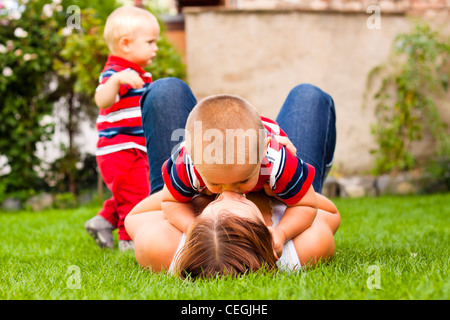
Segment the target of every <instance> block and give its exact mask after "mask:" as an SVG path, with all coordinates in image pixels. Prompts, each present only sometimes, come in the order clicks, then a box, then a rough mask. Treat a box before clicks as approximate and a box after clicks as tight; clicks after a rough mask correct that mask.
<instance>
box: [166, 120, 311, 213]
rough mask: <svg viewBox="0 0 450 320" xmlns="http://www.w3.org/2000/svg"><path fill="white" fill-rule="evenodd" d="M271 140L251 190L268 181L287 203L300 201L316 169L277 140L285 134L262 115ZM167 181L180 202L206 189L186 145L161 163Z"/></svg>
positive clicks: (259, 187) (186, 200)
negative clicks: (255, 182)
mask: <svg viewBox="0 0 450 320" xmlns="http://www.w3.org/2000/svg"><path fill="white" fill-rule="evenodd" d="M261 120H262V121H263V124H264V127H265V129H266V134H267V136H271V137H272V139H271V142H270V145H269V148H268V150H267V153H266V155H265V157H264V158H263V160H262V163H261V169H260V172H259V179H258V182H257V184H256V186H255V187H254V188H253V190H251V191H250V192H252V191H259V190H261V189H263V188H264V184H265V183H269V186H270V187H271V188H272V190H273V192H274V193H275V194H276V195H277V196H278V197H280V198H281V199H282V200H283V201H284V202H285V203H286V204H287V205H293V204H296V203H297V202H299V201H300V200H301V199H302V198H303V196H304V195H305V194H306V192H307V191H308V189H309V188H310V187H311V184H312V181H313V179H314V173H315V169H314V167H313V166H311V165H309V164H307V163H306V162H304V161H303V160H301V159H299V158H297V157H296V156H294V155H293V154H291V153H290V152H289V151H287V150H286V148H285V147H284V146H283V145H281V144H279V143H278V142H277V141H276V136H277V135H280V136H286V134H285V133H284V131H283V130H281V128H280V127H279V126H278V124H277V123H276V122H275V121H273V120H270V119H267V118H264V117H261ZM162 176H163V179H164V183H165V184H166V186H167V188H168V189H169V191H170V193H171V194H172V196H173V197H174V198H175V199H176V200H178V201H180V202H188V201H190V200H191V199H192V198H193V197H194V196H195V195H196V194H198V193H200V192H201V191H202V190H203V189H205V188H206V186H205V183H204V182H203V180H202V177H201V176H200V174H199V173H198V171H197V170H196V169H195V167H194V164H193V162H192V159H191V157H190V156H189V154H188V153H187V152H186V149H185V147H184V146H182V147H180V148H179V149H178V150H177V151H176V152H175V153H174V154H173V155H172V156H171V157H170V158H169V159H168V160H167V161H166V162H165V163H164V164H163V166H162Z"/></svg>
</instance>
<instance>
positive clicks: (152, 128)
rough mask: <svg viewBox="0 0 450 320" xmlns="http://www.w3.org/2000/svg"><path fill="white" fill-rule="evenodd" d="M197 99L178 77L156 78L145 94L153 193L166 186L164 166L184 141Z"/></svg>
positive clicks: (144, 117)
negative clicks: (187, 124) (185, 131)
mask: <svg viewBox="0 0 450 320" xmlns="http://www.w3.org/2000/svg"><path fill="white" fill-rule="evenodd" d="M196 103H197V100H196V98H195V96H194V94H193V93H192V91H191V89H190V88H189V86H188V85H187V84H186V83H185V82H183V81H182V80H180V79H177V78H163V79H159V80H156V81H155V82H153V83H152V84H151V85H150V86H149V87H148V88H147V90H146V91H145V93H144V94H143V95H142V98H141V112H142V125H143V127H144V135H145V139H146V145H147V156H148V161H149V166H150V187H151V191H150V194H152V193H154V192H157V191H159V190H161V189H162V188H163V186H164V181H163V179H162V174H161V167H162V165H163V164H164V162H165V161H166V160H167V159H168V158H169V157H170V156H171V154H172V151H173V150H174V148H175V147H176V146H177V145H178V144H179V143H180V142H182V141H183V138H184V128H185V126H186V120H187V118H188V115H189V113H190V112H191V110H192V109H193V108H194V106H195V105H196Z"/></svg>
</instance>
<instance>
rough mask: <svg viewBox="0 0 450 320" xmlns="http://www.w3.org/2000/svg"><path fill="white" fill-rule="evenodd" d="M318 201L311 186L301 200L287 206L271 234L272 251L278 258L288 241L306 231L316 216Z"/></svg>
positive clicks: (271, 229)
mask: <svg viewBox="0 0 450 320" xmlns="http://www.w3.org/2000/svg"><path fill="white" fill-rule="evenodd" d="M317 205H318V200H317V197H316V193H315V192H314V188H313V187H312V186H311V187H310V188H309V189H308V191H307V192H306V194H305V195H304V196H303V198H302V199H301V200H300V201H299V202H298V203H296V204H295V205H292V206H287V208H286V210H285V212H284V215H283V217H282V218H281V220H280V222H279V223H278V225H277V226H276V227H275V228H269V230H270V231H271V232H272V237H273V242H274V250H275V252H276V253H277V255H278V257H280V256H281V254H282V252H283V245H284V243H286V242H287V241H288V240H290V239H292V238H294V237H295V236H297V235H299V234H300V233H302V232H303V231H305V230H306V229H308V228H309V227H310V226H311V225H312V223H313V221H314V219H315V218H316V214H317Z"/></svg>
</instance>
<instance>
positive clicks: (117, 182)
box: [85, 6, 160, 251]
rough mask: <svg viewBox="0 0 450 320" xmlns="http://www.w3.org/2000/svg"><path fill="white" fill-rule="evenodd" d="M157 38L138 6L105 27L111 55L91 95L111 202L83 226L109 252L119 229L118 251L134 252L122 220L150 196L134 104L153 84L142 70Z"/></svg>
mask: <svg viewBox="0 0 450 320" xmlns="http://www.w3.org/2000/svg"><path fill="white" fill-rule="evenodd" d="M159 33H160V27H159V24H158V21H157V19H156V18H155V17H154V16H153V15H152V14H151V13H150V12H148V11H147V10H144V9H141V8H138V7H131V6H123V7H120V8H118V9H116V10H115V11H114V12H112V13H111V15H110V16H109V17H108V19H107V21H106V24H105V30H104V37H105V40H106V43H107V45H108V48H109V50H110V55H109V56H108V60H107V62H106V65H105V67H104V69H103V71H102V73H101V75H100V79H99V86H98V87H97V89H96V93H95V103H96V104H97V106H98V107H99V116H98V118H97V130H98V133H99V140H98V143H97V151H96V156H97V164H98V167H99V169H100V173H101V175H102V178H103V181H104V182H105V184H106V186H107V187H108V189H109V190H111V192H112V197H111V198H110V199H108V200H106V201H105V202H104V203H103V207H102V209H101V210H100V211H99V212H98V214H97V215H96V216H95V217H94V218H92V219H90V220H88V221H87V222H86V224H85V229H86V230H87V231H88V233H89V234H90V235H91V236H92V237H93V238H94V239H95V241H96V242H97V244H98V245H99V246H100V247H106V248H112V247H113V246H114V240H113V234H112V232H113V230H114V229H118V238H119V249H120V250H122V251H125V250H129V249H134V246H133V242H132V241H131V238H130V237H129V235H128V234H127V232H126V230H125V227H124V220H125V217H126V216H127V214H128V213H129V212H130V210H131V209H132V208H133V207H134V206H135V205H136V204H137V203H139V202H140V201H141V200H142V199H144V198H145V197H146V196H148V194H149V192H150V182H149V165H148V158H147V155H146V152H147V149H146V144H145V137H144V132H143V128H142V120H141V109H140V105H139V101H140V98H141V96H142V94H143V92H144V91H145V89H146V87H147V86H148V85H150V83H151V82H152V76H151V74H150V73H148V72H146V71H145V70H144V69H143V68H144V67H145V66H148V65H150V64H151V63H152V61H153V59H154V58H155V56H156V52H157V50H158V47H157V44H156V42H157V40H158V37H159Z"/></svg>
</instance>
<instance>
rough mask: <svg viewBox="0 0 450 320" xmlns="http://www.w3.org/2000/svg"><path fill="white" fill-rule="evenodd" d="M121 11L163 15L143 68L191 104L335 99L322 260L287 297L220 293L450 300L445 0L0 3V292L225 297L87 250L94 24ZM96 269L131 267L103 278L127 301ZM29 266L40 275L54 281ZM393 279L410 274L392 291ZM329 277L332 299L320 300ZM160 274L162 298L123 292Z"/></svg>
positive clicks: (268, 108) (93, 188)
mask: <svg viewBox="0 0 450 320" xmlns="http://www.w3.org/2000/svg"><path fill="white" fill-rule="evenodd" d="M123 3H126V4H131V5H143V6H146V7H148V8H150V10H151V11H152V12H154V13H155V14H156V15H157V16H158V18H159V19H160V24H161V26H162V28H163V32H162V37H161V39H160V41H159V44H158V46H159V51H158V57H157V60H156V61H155V62H154V63H153V64H152V65H151V66H150V67H149V68H148V70H149V71H150V72H151V73H152V75H153V78H154V79H158V78H162V77H167V76H174V77H178V78H182V79H184V80H185V81H187V82H188V83H189V84H190V85H191V87H192V88H193V91H194V93H195V94H196V95H197V96H198V97H199V98H202V97H204V96H206V95H209V94H215V93H224V92H227V93H232V94H239V95H241V96H243V97H245V98H246V99H248V100H249V101H251V102H252V103H253V104H255V105H256V106H257V108H258V109H259V111H260V112H261V113H262V114H264V115H266V116H269V117H274V116H275V115H276V113H277V111H278V110H279V107H281V102H282V100H283V99H284V97H285V95H286V94H287V92H288V90H290V88H291V87H292V86H294V85H296V84H298V83H301V82H312V83H314V84H316V85H318V86H319V87H321V88H323V89H324V90H325V91H327V92H328V93H330V94H331V95H332V96H333V98H334V99H335V103H336V109H337V130H338V141H337V149H336V155H335V166H334V168H333V170H332V172H331V173H330V176H329V178H328V180H327V183H326V185H325V187H324V193H325V194H326V195H328V196H330V197H331V198H333V200H334V201H336V203H337V204H338V208H339V209H340V211H341V214H342V219H343V220H342V221H343V222H342V227H341V229H340V230H339V231H338V233H337V238H336V241H337V245H336V247H337V256H336V257H337V259H335V260H336V262H333V264H332V265H331V267H330V266H328V268H327V267H325V268H324V269H321V270H322V271H320V269H319V271H314V272H312V273H310V274H311V275H307V274H301V275H297V276H296V277H297V278H295V279H296V280H295V281H297V282H296V283H297V284H298V285H300V284H301V286H302V288H303V289H301V292H300V291H298V290H300V289H299V287H298V286H296V287H295V289H294V288H293V287H292V284H287V282H288V280H287V279H284V280H282V281H280V282H277V284H275V285H274V287H273V288H272V289H270V290H268V291H267V292H266V294H262V295H256V296H255V295H254V294H253V293H251V292H249V291H248V290H243V289H242V288H243V287H242V286H238V287H239V288H241V289H242V290H241V291H240V292H238V291H236V290H232V291H231V292H233V294H234V297H237V298H241V299H242V298H244V299H245V298H261V299H293V298H295V299H296V298H320V299H323V298H325V299H326V298H331V299H332V298H346V299H351V298H356V299H370V298H394V299H395V298H403V299H414V298H418V299H430V298H432V299H436V298H437V299H448V298H449V281H448V262H449V261H448V259H449V258H448V257H449V255H448V252H449V246H448V243H449V241H448V235H449V233H448V229H449V228H448V226H449V212H448V203H449V196H448V195H449V188H450V142H449V136H450V135H449V133H450V131H449V128H448V123H450V102H449V101H450V99H449V92H448V85H449V81H450V76H449V75H450V36H449V34H450V25H449V21H450V20H449V19H448V17H449V15H450V13H449V12H450V9H449V8H450V5H449V3H448V1H443V0H435V1H432V0H420V1H419V0H404V1H371V2H368V1H338V0H331V1H325V0H316V1H310V0H304V1H300V0H298V1H297V0H295V1H278V0H253V1H251V0H242V1H214V0H211V1H206V0H205V1H197V2H190V1H182V0H180V1H177V2H168V1H163V0H160V1H156V0H154V1H124V2H120V1H85V0H71V1H65V0H61V1H60V0H53V1H49V0H22V1H15V0H3V1H2V0H0V24H1V25H2V28H1V30H0V70H1V72H0V118H1V121H0V203H1V210H2V211H1V212H0V220H1V222H2V223H1V225H2V228H3V229H2V231H3V234H7V237H6V238H5V239H4V241H5V242H4V243H3V244H2V246H1V259H2V260H1V262H2V267H1V268H2V274H1V279H2V284H1V286H2V287H1V294H2V298H6V299H17V298H18V299H22V298H27V299H34V298H37V299H41V298H44V299H68V298H77V299H79V298H83V299H86V298H87V299H92V298H93V299H96V298H103V297H106V298H136V297H137V298H139V297H141V298H156V299H161V298H163V299H164V298H170V297H174V298H187V299H189V298H194V299H198V298H200V297H210V298H226V299H227V298H232V297H233V296H230V295H229V294H226V293H225V292H226V291H227V290H228V289H229V288H230V287H233V286H235V284H236V283H234V282H231V285H230V284H227V282H226V281H227V280H225V282H223V283H222V285H223V288H224V289H223V291H220V290H219V291H220V292H222V293H221V294H216V293H217V292H216V293H212V292H211V291H209V289H198V290H199V291H195V290H194V291H192V292H188V291H189V290H190V289H189V288H190V287H189V288H187V287H182V288H184V289H183V290H181V291H179V292H178V293H176V292H177V291H176V290H175V287H177V286H178V282H177V285H176V286H174V284H173V283H172V281H174V280H167V279H166V278H164V277H162V278H164V279H166V280H164V279H163V280H161V276H157V275H152V276H150V278H148V277H149V276H147V275H146V273H141V271H139V268H138V266H137V265H136V263H135V261H134V260H133V257H132V256H130V255H120V254H119V253H118V252H104V251H99V250H98V248H96V247H95V246H94V244H93V243H91V242H89V241H90V239H89V238H87V237H86V234H84V233H83V230H82V225H83V223H84V221H85V219H87V218H88V217H90V216H91V215H92V214H93V213H94V212H96V210H98V209H99V207H100V206H101V202H102V200H103V199H106V197H108V190H107V189H106V188H105V186H104V185H103V183H102V181H101V178H100V177H99V175H98V171H97V167H96V162H95V156H94V155H93V150H92V149H89V148H88V147H87V146H88V145H95V143H94V144H93V142H95V141H96V139H97V135H96V133H95V119H96V115H97V108H96V106H95V104H94V102H93V94H94V90H95V88H96V86H97V82H98V75H99V74H100V71H101V69H102V67H103V65H104V62H105V61H106V55H107V48H106V45H105V43H104V41H103V37H102V28H103V25H104V22H105V19H106V17H107V16H108V14H109V13H110V12H112V10H114V8H116V7H117V6H119V5H121V4H123ZM350 62H351V63H350ZM349 63H350V64H349ZM407 228H410V229H409V231H408V230H407ZM49 241H50V242H51V243H53V244H55V245H56V244H59V246H57V247H56V246H53V245H50V246H49V244H48V242H49ZM31 243H33V244H34V245H31V246H30V244H31ZM38 243H40V245H38ZM419 243H420V245H419ZM75 247H78V249H76V248H75ZM36 253H38V254H36ZM417 257H419V258H420V259H416V258H417ZM91 258H92V259H93V264H92V265H90V266H86V263H85V262H83V261H85V260H88V259H91ZM69 260H70V262H69ZM111 260H113V261H115V262H114V264H115V265H118V264H122V263H124V264H125V265H129V266H130V270H131V271H130V272H131V275H130V274H129V273H128V272H126V271H123V270H122V271H123V272H119V273H118V274H116V276H119V278H123V279H124V280H123V281H120V283H121V284H120V286H122V287H123V288H126V287H127V285H128V284H127V282H128V281H129V280H130V277H131V278H133V277H135V278H133V279H135V280H133V281H135V282H133V283H134V284H136V287H135V288H134V289H133V291H132V292H134V293H130V292H128V291H127V289H123V290H125V292H128V293H123V291H122V293H123V294H121V293H118V292H113V289H112V288H111V287H109V286H106V288H105V289H104V290H100V291H95V290H94V289H93V287H94V286H95V285H94V283H95V281H96V280H98V278H97V277H98V275H95V273H96V272H97V271H99V270H100V269H101V270H103V269H102V268H106V265H107V264H108V261H111ZM55 261H59V262H61V265H58V263H57V262H55ZM37 265H41V266H42V267H39V268H38V267H36V266H37ZM72 265H75V266H78V267H81V270H84V271H83V272H84V273H83V274H84V275H85V276H86V274H87V273H88V274H90V275H92V276H93V278H90V280H87V282H88V283H90V284H89V285H88V284H87V285H86V286H85V287H83V288H84V291H83V293H80V291H70V290H69V291H67V289H68V287H67V286H66V280H67V278H68V277H70V274H68V273H67V272H68V271H67V267H68V266H72ZM371 265H376V266H378V267H379V268H381V270H384V271H382V279H386V277H387V278H388V279H389V280H388V283H387V285H385V286H383V287H384V288H385V289H386V288H389V287H391V288H392V287H396V288H397V289H396V290H394V291H392V292H391V291H389V290H384V291H376V290H375V291H374V290H371V289H368V285H367V283H366V280H364V279H367V277H368V276H370V275H368V273H367V268H368V267H369V266H371ZM35 267H36V268H35ZM55 268H56V269H55ZM58 268H60V269H58ZM61 268H62V269H61ZM125 269H126V268H125ZM61 270H63V272H62V271H61ZM66 271H67V272H66ZM40 272H45V273H46V274H48V275H49V277H50V278H51V274H53V275H54V280H52V281H50V282H51V284H52V285H50V286H47V287H46V285H45V284H43V283H42V282H41V281H40V280H39V279H40V278H39V275H40ZM61 272H62V273H61ZM383 272H384V273H383ZM101 274H104V273H103V272H101ZM355 274H357V276H355ZM383 274H384V276H383ZM339 275H340V276H342V277H341V278H339ZM399 275H402V276H403V278H402V279H403V280H405V279H407V278H408V277H409V279H410V280H408V281H407V280H405V281H403V280H402V281H399V282H398V281H397V280H398V279H396V278H395V277H396V276H399ZM256 277H258V276H256ZM83 279H84V281H86V278H83ZM252 279H253V280H254V278H252ZM333 279H334V280H335V285H336V287H335V289H336V290H339V291H340V292H341V294H340V295H336V294H332V293H330V291H329V290H326V284H328V285H329V284H330V281H333ZM337 279H339V280H337ZM361 279H363V280H361ZM414 280H416V282H414ZM91 281H92V282H91ZM159 281H163V282H162V283H163V284H162V287H163V289H162V290H163V292H168V293H169V294H168V295H167V296H165V295H164V294H161V293H155V292H153V291H152V292H151V293H149V292H148V291H146V292H147V293H146V294H143V295H137V296H136V295H134V294H135V292H136V290H137V291H139V290H141V289H142V286H141V285H137V284H138V283H141V282H142V283H146V282H151V283H152V285H154V283H155V282H159ZM164 281H166V282H164ZM231 281H232V280H231ZM261 281H262V283H264V285H266V284H265V281H267V279H265V278H262V280H261ZM295 281H294V282H295ZM305 281H306V282H305ZM308 281H311V282H308ZM314 281H318V282H319V283H321V285H320V286H318V287H317V288H315V287H313V286H314ZM175 282H176V281H175ZM45 283H47V282H45ZM245 283H246V284H247V285H248V286H249V287H253V286H254V284H250V282H245ZM85 284H86V282H85ZM385 284H386V283H385ZM305 285H306V287H305ZM166 286H167V287H166ZM200 286H201V285H200ZM319 287H321V289H320V288H319ZM407 287H408V288H409V289H408V288H407ZM349 288H352V289H349ZM398 288H400V289H398ZM69 289H70V288H69ZM347 289H349V290H350V291H348V293H345V294H343V293H342V292H347V291H345V290H347ZM372 289H373V288H372ZM89 290H91V291H92V292H94V291H95V292H97V293H95V294H91V293H89ZM202 290H206V291H202ZM283 290H287V292H288V293H286V294H282V293H281V292H284V291H283ZM367 290H369V291H367ZM180 292H181V293H180ZM203 294H205V296H203ZM230 294H231V293H230Z"/></svg>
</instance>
